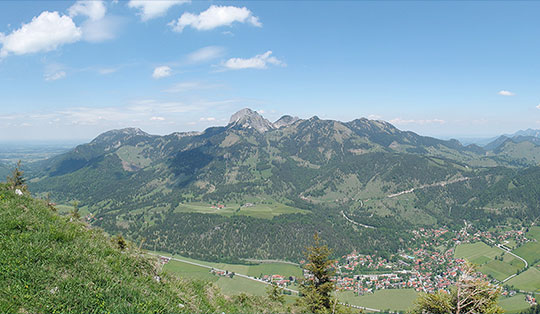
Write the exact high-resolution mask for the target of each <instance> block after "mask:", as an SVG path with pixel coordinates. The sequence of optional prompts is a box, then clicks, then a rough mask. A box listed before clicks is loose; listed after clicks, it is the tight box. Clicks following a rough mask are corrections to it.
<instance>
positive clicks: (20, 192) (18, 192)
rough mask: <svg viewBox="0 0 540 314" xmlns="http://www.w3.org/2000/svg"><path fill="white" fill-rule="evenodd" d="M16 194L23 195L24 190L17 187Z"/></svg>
mask: <svg viewBox="0 0 540 314" xmlns="http://www.w3.org/2000/svg"><path fill="white" fill-rule="evenodd" d="M15 194H17V195H19V196H21V195H23V192H22V191H21V190H19V189H16V190H15Z"/></svg>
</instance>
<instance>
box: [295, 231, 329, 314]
mask: <svg viewBox="0 0 540 314" xmlns="http://www.w3.org/2000/svg"><path fill="white" fill-rule="evenodd" d="M313 240H314V244H313V246H310V247H308V248H307V251H306V257H307V261H308V262H307V264H306V265H305V269H306V270H308V271H309V273H310V274H311V275H312V277H311V278H307V279H304V280H302V282H301V284H300V293H301V296H302V297H301V298H300V300H299V305H300V306H301V307H303V308H304V310H305V311H306V312H309V313H334V312H335V311H336V306H337V299H335V298H334V297H333V296H332V292H334V290H335V284H334V282H333V281H332V277H333V276H334V275H335V270H334V268H333V267H332V264H333V263H334V261H332V260H331V259H330V254H331V253H332V251H331V250H330V249H329V248H328V246H326V245H322V244H321V239H320V237H319V234H317V233H316V234H315V235H314V236H313Z"/></svg>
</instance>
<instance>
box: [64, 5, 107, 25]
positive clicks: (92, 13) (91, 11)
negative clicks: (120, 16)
mask: <svg viewBox="0 0 540 314" xmlns="http://www.w3.org/2000/svg"><path fill="white" fill-rule="evenodd" d="M68 13H69V16H70V17H75V16H78V15H84V16H86V17H88V18H89V19H91V20H94V21H97V20H101V19H102V18H103V17H104V16H105V13H107V8H106V7H105V4H104V3H103V1H102V0H91V1H89V0H86V1H85V0H82V1H77V2H75V4H74V5H72V6H71V7H70V8H69V9H68Z"/></svg>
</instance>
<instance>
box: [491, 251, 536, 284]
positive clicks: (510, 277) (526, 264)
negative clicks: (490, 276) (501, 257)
mask: <svg viewBox="0 0 540 314" xmlns="http://www.w3.org/2000/svg"><path fill="white" fill-rule="evenodd" d="M495 246H496V247H498V248H499V249H501V250H503V251H505V252H506V253H508V254H510V255H512V256H515V257H516V258H519V259H520V260H522V261H523V262H524V263H525V268H527V267H529V263H527V261H526V260H525V259H524V258H523V257H521V256H518V255H516V254H514V253H512V251H510V250H509V249H507V248H506V247H505V246H504V245H502V244H495ZM515 276H517V274H513V275H511V276H508V277H507V278H506V279H504V280H503V281H502V282H507V281H508V280H510V279H512V278H514V277H515Z"/></svg>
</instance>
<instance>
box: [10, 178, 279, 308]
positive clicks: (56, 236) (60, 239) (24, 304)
mask: <svg viewBox="0 0 540 314" xmlns="http://www.w3.org/2000/svg"><path fill="white" fill-rule="evenodd" d="M71 220H72V218H70V217H68V216H59V215H57V214H56V213H54V212H53V211H52V210H51V209H50V208H49V207H48V206H47V205H46V204H45V203H44V202H43V201H40V200H35V199H33V198H31V197H28V196H17V195H15V193H13V192H12V191H9V190H8V189H7V188H6V187H5V186H4V185H1V184H0V282H1V283H2V284H0V312H2V313H15V312H21V313H28V312H32V313H36V312H50V313H52V312H70V313H78V312H85V313H90V312H114V313H127V312H129V313H137V312H138V313H143V312H144V313H148V312H162V313H165V312H166V313H173V312H174V313H179V312H223V311H224V312H227V313H231V312H244V313H245V312H269V311H270V312H279V311H280V309H279V307H276V306H277V305H276V304H272V303H271V302H269V300H267V299H266V298H263V297H251V296H250V297H247V296H244V295H242V296H237V297H235V296H232V297H225V296H223V295H222V294H221V293H220V292H219V290H218V289H217V287H216V286H214V285H212V284H209V283H208V282H205V281H192V280H181V279H178V278H176V277H174V276H171V275H169V274H166V273H163V272H161V269H160V267H159V263H158V260H157V259H155V258H149V257H147V256H146V255H143V254H141V252H140V251H139V250H138V249H136V248H132V247H131V246H130V245H127V247H125V248H123V249H122V248H121V247H122V245H120V242H119V241H118V238H110V237H108V236H107V235H106V234H104V233H103V232H102V231H100V230H98V229H90V228H89V227H88V226H87V225H86V224H84V223H82V222H79V221H71ZM275 305H276V306H275Z"/></svg>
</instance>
